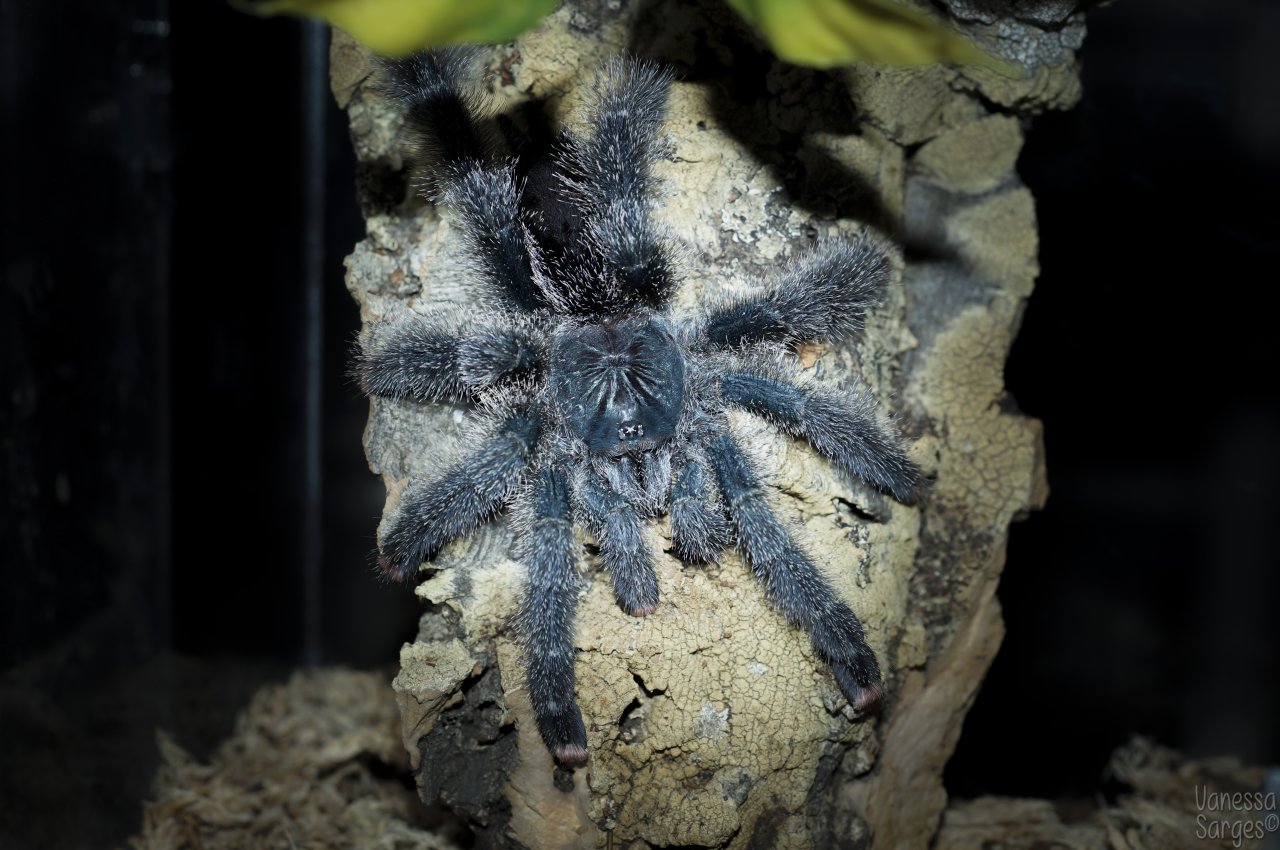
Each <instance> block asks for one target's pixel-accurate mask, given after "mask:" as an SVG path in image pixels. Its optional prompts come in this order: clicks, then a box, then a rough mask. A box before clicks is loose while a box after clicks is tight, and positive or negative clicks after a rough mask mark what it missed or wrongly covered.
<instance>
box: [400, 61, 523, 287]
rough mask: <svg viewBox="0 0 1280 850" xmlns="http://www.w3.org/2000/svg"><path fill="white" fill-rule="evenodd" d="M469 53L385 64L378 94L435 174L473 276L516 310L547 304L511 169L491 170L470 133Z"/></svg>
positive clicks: (477, 137) (472, 123) (481, 141)
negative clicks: (397, 106) (398, 113)
mask: <svg viewBox="0 0 1280 850" xmlns="http://www.w3.org/2000/svg"><path fill="white" fill-rule="evenodd" d="M476 55H477V54H476V52H475V51H474V50H469V49H463V48H449V49H445V50H430V51H422V52H420V53H415V54H413V55H411V56H408V57H406V58H404V59H392V60H385V61H384V63H383V67H384V68H385V70H386V76H387V83H386V86H385V90H386V92H387V94H388V95H390V96H391V97H392V98H393V99H395V100H397V101H399V102H400V103H401V104H402V105H403V107H404V110H405V123H406V126H407V127H408V128H409V129H410V130H411V132H412V133H413V135H414V138H415V141H416V142H417V146H418V149H419V153H420V154H421V155H422V156H423V158H425V159H426V160H427V162H428V166H429V169H430V170H431V171H434V172H435V173H434V178H435V180H434V182H435V184H436V187H435V188H436V191H437V192H438V196H437V197H438V199H439V200H441V201H443V202H444V203H445V204H447V205H448V206H449V207H451V208H452V209H453V210H454V211H455V212H456V213H457V216H458V222H459V224H460V225H461V229H462V231H463V233H464V234H465V236H466V239H467V241H468V242H469V244H470V246H471V253H472V256H474V257H475V262H476V264H477V266H478V268H477V269H476V271H477V273H478V276H479V277H480V279H481V280H482V281H484V283H485V285H486V286H488V287H490V288H491V289H492V290H493V292H494V294H495V295H496V296H497V297H498V298H500V299H504V300H506V301H508V302H510V303H513V304H515V306H517V307H519V308H520V309H522V310H537V309H539V308H542V307H546V306H548V297H547V295H546V294H544V292H543V285H544V284H545V283H546V281H545V280H544V279H543V278H542V277H541V276H540V275H538V274H537V273H536V272H535V269H534V264H533V261H532V257H533V256H534V253H535V247H534V246H533V245H532V244H531V243H530V240H529V238H528V231H527V228H526V226H525V223H524V221H523V219H522V217H521V188H520V181H519V180H518V179H517V177H516V174H515V171H514V169H512V168H511V167H509V166H490V165H488V164H486V160H487V159H488V158H489V149H488V148H489V146H488V145H487V144H486V143H485V140H484V139H483V138H482V136H481V134H480V133H479V131H478V130H477V128H476V124H475V118H474V116H475V111H476V102H477V98H476V96H475V94H474V89H473V87H472V85H471V83H470V78H471V74H470V73H469V69H470V66H471V65H472V64H473V63H474V62H475V61H476Z"/></svg>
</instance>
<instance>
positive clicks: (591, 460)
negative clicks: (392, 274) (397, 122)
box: [355, 50, 920, 765]
mask: <svg viewBox="0 0 1280 850" xmlns="http://www.w3.org/2000/svg"><path fill="white" fill-rule="evenodd" d="M472 64H473V60H472V59H471V58H470V57H469V56H468V55H467V54H466V53H463V52H459V51H456V50H455V51H442V52H428V53H421V54H417V55H414V56H411V57H409V58H407V59H402V60H396V61H389V62H387V63H386V64H385V66H384V72H385V74H386V77H387V81H386V86H385V90H386V91H387V92H388V93H389V94H390V95H391V96H392V97H393V98H394V99H396V100H398V101H399V102H400V103H401V105H402V106H403V108H404V110H405V114H406V125H407V127H408V128H409V129H410V130H411V131H412V132H413V134H414V136H415V141H416V142H417V144H418V149H419V150H418V152H419V154H420V155H421V158H422V159H424V160H425V163H426V166H427V178H428V180H429V186H430V189H429V192H430V195H431V197H432V198H433V199H435V200H439V201H440V202H442V203H443V204H445V205H446V206H448V207H450V208H452V210H453V213H454V215H455V221H456V224H457V226H458V227H459V228H460V229H461V230H462V231H463V232H464V233H465V235H466V238H467V240H468V247H469V251H470V254H471V257H472V259H473V261H474V265H475V267H476V268H475V271H476V272H477V275H476V276H477V277H478V279H479V281H480V282H481V283H482V284H483V286H484V288H485V289H484V292H485V295H486V296H487V299H488V302H489V306H490V308H491V310H492V312H490V313H489V314H486V315H478V316H472V317H469V318H465V319H459V318H457V317H452V318H444V317H436V318H432V317H421V316H416V317H414V318H412V319H401V320H397V321H392V322H390V323H387V324H384V325H381V326H379V327H377V328H375V329H374V330H373V331H372V332H370V333H369V334H367V335H366V337H365V338H364V340H363V342H362V344H361V350H360V352H359V353H358V355H357V358H356V364H355V372H356V374H357V375H358V377H359V380H360V382H361V384H362V386H363V388H364V390H365V391H366V392H367V393H368V394H370V395H375V396H380V397H383V398H390V399H409V400H413V401H427V402H432V401H449V402H464V403H471V404H475V405H477V406H479V407H481V408H482V409H484V410H486V411H487V413H488V414H489V418H490V420H491V422H490V429H489V432H488V436H487V437H486V438H485V439H484V440H483V441H482V442H481V443H480V444H479V445H477V446H476V447H475V448H474V451H472V453H471V454H470V455H469V456H467V457H466V458H464V459H463V460H462V461H461V462H459V463H457V464H455V465H454V466H452V468H450V469H448V470H445V471H444V472H443V474H441V475H439V476H438V477H436V478H434V479H432V480H421V481H413V482H410V483H409V484H408V485H407V487H406V488H405V490H404V491H403V494H402V495H401V497H400V500H399V506H398V508H397V510H396V513H395V514H394V517H393V518H392V519H391V520H390V521H389V522H388V524H387V526H386V529H385V532H384V533H383V535H382V538H381V541H380V552H381V555H380V558H379V563H380V565H381V568H382V569H383V570H384V571H385V572H386V573H387V574H388V575H389V576H391V577H393V578H395V579H399V580H409V579H410V578H412V577H413V576H414V575H415V573H416V572H417V570H418V568H419V566H420V565H421V564H422V563H423V562H424V561H429V560H431V559H432V558H433V557H435V556H436V555H437V553H439V552H440V550H441V549H442V548H443V547H444V546H445V544H447V543H449V542H450V541H451V540H453V539H454V538H456V537H459V536H461V535H464V534H466V533H468V532H469V531H471V530H472V529H474V528H476V527H477V526H479V525H481V524H482V523H484V522H486V521H487V520H489V519H490V518H491V517H493V516H494V515H495V514H497V513H498V512H499V511H501V510H503V509H504V508H506V507H508V506H509V505H513V506H514V508H515V510H514V514H515V516H516V517H517V522H516V525H515V527H516V531H517V538H518V540H519V544H518V545H519V556H520V558H521V560H522V561H523V562H524V564H525V565H526V567H527V568H528V581H527V585H526V586H525V589H524V594H523V601H522V603H521V609H520V615H519V618H518V626H519V629H520V635H521V638H522V641H523V644H524V648H525V664H526V669H527V672H528V687H529V695H530V698H531V701H532V704H533V709H534V712H535V714H536V716H537V722H538V728H539V731H540V732H541V734H542V738H543V740H544V741H545V742H546V744H547V746H548V747H549V748H550V749H551V751H552V752H553V753H554V755H555V757H556V758H557V759H558V760H559V761H560V762H562V763H564V764H567V765H577V764H581V763H583V762H584V761H585V760H586V757H587V738H586V730H585V728H584V726H583V722H582V715H581V712H580V711H579V709H578V706H577V703H576V701H575V698H574V647H573V620H574V610H575V607H576V605H577V600H578V595H579V591H580V589H581V585H580V581H579V576H578V570H577V564H578V558H579V551H578V550H579V547H578V544H577V542H576V539H575V535H574V524H575V523H580V524H582V525H585V526H586V527H587V529H589V530H590V532H591V534H592V535H593V536H594V537H595V540H596V542H597V544H598V547H599V556H600V561H601V562H602V563H603V564H604V566H605V567H606V568H607V569H608V571H609V574H610V576H611V578H612V582H613V591H614V594H615V596H616V597H617V600H618V604H619V605H621V606H622V608H623V609H624V610H626V611H627V612H628V613H630V614H632V615H635V616H644V615H647V614H651V613H652V612H653V611H654V610H655V608H656V607H657V604H658V582H657V579H656V578H655V574H654V569H653V561H652V556H651V554H650V550H649V548H648V546H647V544H646V542H645V535H644V529H645V526H646V523H647V521H648V520H649V519H650V518H655V517H660V516H662V515H668V514H669V516H670V523H671V541H672V546H673V551H674V553H675V554H676V555H677V556H678V557H679V558H680V560H681V561H683V562H685V563H706V562H710V561H713V560H715V559H716V558H717V557H718V556H719V555H720V553H721V552H722V551H723V550H724V548H725V547H726V546H728V545H729V544H730V543H733V544H735V545H736V546H737V548H738V549H739V550H740V551H741V553H742V555H743V556H744V558H745V561H746V563H747V564H749V565H750V567H751V569H752V570H753V571H754V572H755V574H756V575H757V576H758V577H759V579H760V581H761V582H763V584H764V587H765V590H766V592H767V594H768V596H769V597H770V599H772V601H773V602H774V603H775V604H776V605H777V606H778V608H780V609H781V610H782V612H783V613H784V614H785V615H786V617H787V618H788V619H789V620H790V621H791V622H792V623H793V624H795V625H796V626H799V627H800V628H803V629H805V630H807V631H808V633H809V635H810V636H811V638H812V640H813V645H814V647H815V649H816V650H817V652H818V654H819V655H820V656H821V657H822V658H823V659H824V660H825V661H826V662H827V664H829V665H830V667H831V671H832V673H833V674H834V675H835V680H836V682H837V684H838V685H839V687H840V689H841V690H842V691H843V692H844V694H845V695H846V696H847V697H848V699H849V701H850V702H851V703H852V704H853V705H854V706H855V707H857V708H864V707H866V706H868V705H870V704H871V703H873V702H874V701H875V700H877V699H878V697H879V695H880V689H881V685H880V669H879V666H878V665H877V663H876V658H875V655H874V653H873V652H872V651H871V649H870V647H868V646H867V642H866V640H865V638H864V636H863V629H862V624H861V623H860V622H859V621H858V618H857V617H856V616H855V615H854V613H853V612H852V611H851V610H850V609H849V607H848V606H847V605H846V604H845V603H844V602H842V601H841V600H840V599H839V598H838V597H837V595H836V593H835V592H834V591H833V589H832V587H831V585H830V583H829V582H828V581H827V579H826V578H825V577H824V576H823V574H822V572H821V571H820V570H819V569H818V567H817V566H815V564H814V562H813V560H812V558H811V557H810V556H809V555H808V554H807V553H806V552H805V551H804V550H803V549H802V548H801V547H800V546H799V545H797V543H796V541H795V539H794V538H793V537H792V535H791V534H790V533H789V532H788V530H787V528H786V527H785V525H784V523H783V522H781V521H780V520H779V519H778V518H777V516H775V514H774V511H773V510H772V508H771V507H770V504H769V502H770V499H769V490H768V489H767V488H766V487H765V485H764V484H762V483H761V480H760V477H759V475H758V474H757V472H756V471H755V469H754V468H753V465H752V463H751V462H750V460H749V458H748V456H747V454H746V453H745V452H744V451H743V449H742V448H741V446H740V445H739V443H738V441H737V440H735V438H734V436H733V434H732V432H731V429H730V427H729V423H728V420H727V418H726V411H727V410H728V409H730V408H738V409H740V410H745V411H749V412H750V413H753V414H756V415H758V416H761V417H764V418H765V419H767V420H768V421H769V422H772V423H773V424H774V425H775V426H777V427H778V428H781V429H782V430H783V431H785V432H787V433H788V434H792V435H795V436H799V437H803V438H804V439H806V440H807V441H808V442H809V443H810V444H811V445H812V446H813V448H815V449H816V450H817V451H818V452H820V453H821V454H823V455H825V456H826V457H827V458H828V459H830V461H831V462H833V463H834V464H835V465H836V466H838V467H839V468H841V469H843V470H845V471H847V472H849V473H852V474H853V475H855V476H857V477H858V478H861V479H862V480H863V481H865V482H867V483H869V484H870V485H871V486H873V487H875V488H877V489H879V490H881V491H883V492H885V493H888V494H889V495H891V496H892V497H893V498H895V499H897V500H899V501H902V502H911V501H913V500H914V498H915V496H916V494H917V489H918V487H919V484H920V473H919V470H918V469H917V467H916V466H915V464H913V463H912V462H911V461H910V460H909V459H908V458H907V456H906V455H905V454H904V452H903V450H902V449H901V448H900V447H899V446H898V444H897V443H896V442H895V440H894V438H893V437H892V436H891V434H890V433H889V432H888V431H887V430H886V428H885V427H884V426H882V425H881V424H879V416H878V415H877V412H876V407H875V403H874V401H873V400H872V399H871V398H870V397H869V396H868V395H867V394H866V393H865V392H864V391H861V390H859V391H836V390H834V389H829V388H825V387H822V386H818V385H815V384H809V383H803V382H799V381H797V380H796V379H795V373H796V372H797V371H798V370H796V369H795V367H794V366H790V365H788V362H787V361H788V358H790V359H793V360H794V346H795V345H796V344H798V343H800V342H803V341H808V340H825V341H832V342H847V341H848V340H850V339H851V338H852V337H854V336H855V335H856V334H857V333H858V332H859V331H860V330H861V327H862V323H863V318H864V315H865V313H866V311H867V309H868V308H869V307H871V306H872V305H874V304H875V303H876V302H877V301H878V299H879V298H880V297H881V295H882V293H883V290H884V288H885V286H886V284H887V282H888V279H889V276H890V262H889V260H888V258H887V256H886V255H885V252H884V250H883V249H882V248H881V247H879V245H878V244H877V243H876V242H874V241H873V240H871V239H869V238H857V239H854V240H852V241H828V242H825V243H819V244H818V245H817V246H816V248H814V249H813V250H812V251H810V252H809V253H808V254H807V255H805V256H804V257H803V258H801V259H800V260H799V261H798V262H795V263H794V264H792V265H790V266H789V267H787V268H784V269H782V270H781V271H780V272H779V273H778V275H777V277H776V278H775V279H774V280H773V281H772V282H771V283H770V284H768V285H767V286H765V287H763V288H762V289H761V291H760V292H759V294H758V295H756V296H754V297H748V298H742V299H739V300H734V301H725V302H723V303H718V304H715V305H710V306H709V307H708V308H706V309H705V310H704V311H703V312H702V313H700V314H699V315H696V316H695V315H689V316H686V315H681V314H680V313H678V312H677V311H673V310H672V309H671V305H670V302H671V297H672V293H673V291H674V290H675V288H676V286H677V283H676V278H675V276H674V274H673V269H672V261H671V259H670V256H669V251H668V249H667V247H666V246H665V244H664V243H665V240H664V238H663V235H662V232H661V230H660V229H659V228H658V227H657V225H656V224H655V222H654V220H653V199H652V194H651V193H652V187H651V183H652V176H651V170H652V165H653V163H654V161H655V159H656V157H658V156H659V155H660V154H661V151H662V150H663V144H662V141H661V139H660V136H659V134H660V129H661V123H662V120H663V113H664V110H665V104H666V97H667V89H668V87H669V85H670V83H671V79H672V78H671V75H670V73H669V72H668V71H666V70H664V69H662V68H660V67H658V66H655V65H652V64H649V63H646V62H642V61H639V60H635V59H629V58H621V59H617V60H614V61H612V62H610V63H608V64H607V65H606V66H605V67H604V68H603V69H602V70H601V72H600V73H599V75H598V77H597V79H596V81H595V83H594V87H593V90H592V101H591V105H590V106H589V107H588V115H587V121H586V122H585V123H586V124H587V127H588V129H587V130H586V131H585V132H569V131H566V132H564V133H562V134H560V135H559V136H558V137H557V138H556V139H554V141H553V143H552V144H550V145H548V146H547V148H548V150H547V152H546V153H545V155H542V156H536V155H535V156H530V155H528V150H527V148H528V147H529V145H528V144H527V143H526V142H523V141H520V140H519V139H517V140H516V141H515V142H513V144H514V145H515V146H516V147H517V148H519V147H521V146H522V145H523V147H524V148H526V150H524V151H523V152H522V155H520V156H517V157H515V158H512V159H509V160H505V159H500V158H498V157H496V156H494V155H493V153H492V151H491V149H490V145H489V144H488V143H487V142H486V137H485V135H484V133H482V131H481V129H480V124H479V123H477V116H476V108H475V102H474V100H473V94H472V92H473V86H472V80H471V76H472V75H471V74H470V73H469V71H468V68H469V67H470V66H471V65H472Z"/></svg>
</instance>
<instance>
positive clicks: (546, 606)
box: [519, 466, 587, 766]
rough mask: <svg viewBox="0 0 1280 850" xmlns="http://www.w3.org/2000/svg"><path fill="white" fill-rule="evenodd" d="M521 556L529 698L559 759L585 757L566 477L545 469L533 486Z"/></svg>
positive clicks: (571, 760)
mask: <svg viewBox="0 0 1280 850" xmlns="http://www.w3.org/2000/svg"><path fill="white" fill-rule="evenodd" d="M522 551H523V560H524V562H525V565H526V566H527V568H528V570H529V581H528V584H527V585H526V587H525V590H524V597H523V599H522V601H521V605H520V616H519V625H520V632H521V636H522V640H523V644H524V650H525V669H526V670H527V675H528V684H529V699H530V702H532V704H533V713H534V716H535V717H536V718H537V721H538V731H539V732H540V733H541V734H542V740H543V741H544V742H546V745H547V748H548V749H549V750H551V752H552V754H553V755H554V756H555V757H556V758H557V759H558V760H560V761H561V762H562V763H564V764H566V765H570V766H576V765H581V764H584V763H586V760H587V731H586V727H584V726H583V723H582V713H581V712H580V711H579V710H578V705H577V703H576V702H574V698H573V686H574V674H573V662H574V652H573V616H574V611H575V610H576V609H577V604H578V590H579V584H578V576H577V572H576V570H575V564H576V562H577V543H576V540H575V538H574V534H573V523H572V522H571V521H570V518H569V493H568V487H567V485H566V483H565V479H564V475H563V474H562V473H561V472H560V471H559V470H557V469H556V468H554V467H550V466H549V467H547V468H545V469H543V470H542V471H541V472H540V473H539V474H538V478H537V480H536V481H535V483H534V488H533V520H532V523H531V524H530V526H529V528H528V531H527V532H526V534H525V537H524V540H523V543H522Z"/></svg>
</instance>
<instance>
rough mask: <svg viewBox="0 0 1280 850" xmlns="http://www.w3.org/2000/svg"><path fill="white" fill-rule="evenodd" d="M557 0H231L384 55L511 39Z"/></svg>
mask: <svg viewBox="0 0 1280 850" xmlns="http://www.w3.org/2000/svg"><path fill="white" fill-rule="evenodd" d="M557 2H558V0H259V2H248V0H232V4H233V5H234V6H236V7H237V8H239V9H241V10H243V11H246V12H249V13H250V14H254V15H261V16H264V17H265V16H269V15H305V16H307V17H312V18H320V19H321V20H324V21H327V22H329V23H330V24H333V25H334V26H336V27H340V28H342V29H343V30H345V31H346V32H348V33H350V34H351V36H352V37H353V38H354V39H356V41H359V42H361V43H362V44H364V45H365V46H366V47H368V48H370V49H371V50H373V51H374V52H376V53H381V54H383V55H384V56H405V55H407V54H409V53H412V52H413V51H415V50H421V49H423V48H427V47H443V46H445V45H449V44H464V43H469V44H495V43H498V42H503V41H510V40H511V39H513V38H515V37H516V36H518V35H520V33H522V32H524V31H525V30H527V29H529V28H531V27H532V26H533V25H534V24H536V23H537V22H538V21H540V20H542V18H543V17H545V16H546V15H547V13H548V12H550V11H551V10H552V9H554V8H555V7H556V4H557Z"/></svg>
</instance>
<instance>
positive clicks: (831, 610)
mask: <svg viewBox="0 0 1280 850" xmlns="http://www.w3.org/2000/svg"><path fill="white" fill-rule="evenodd" d="M707 456H708V459H709V460H710V461H711V465H712V467H713V468H714V469H715V471H716V476H717V477H718V478H719V481H720V491H721V492H722V493H723V494H724V498H725V500H726V501H727V502H728V504H729V516H730V519H731V520H732V522H733V527H734V531H735V532H736V533H737V540H738V546H739V547H740V548H741V550H742V552H743V553H744V554H745V556H746V560H747V563H748V564H750V565H751V569H752V570H753V571H754V572H755V574H756V576H757V577H759V579H760V580H761V582H763V583H764V587H765V592H766V593H767V594H768V595H769V598H770V599H772V600H773V602H774V604H775V605H777V606H778V608H779V609H781V611H782V613H783V614H784V615H785V616H786V617H787V619H788V620H790V621H791V622H792V623H793V624H794V625H796V626H799V627H800V628H803V629H805V630H806V631H808V632H809V636H810V638H811V639H812V641H813V646H814V649H815V650H817V652H818V655H820V656H821V657H822V659H823V660H824V661H826V662H827V664H829V665H830V666H831V668H832V671H833V673H834V675H835V679H836V684H838V685H839V686H840V690H842V691H843V692H844V694H845V696H846V697H848V699H849V702H850V703H851V704H852V705H854V706H855V707H858V708H865V707H866V706H868V705H870V704H871V703H872V702H874V701H875V699H876V698H877V697H878V696H879V693H880V688H881V685H880V666H879V665H878V664H877V663H876V657H875V653H874V652H872V651H871V647H869V646H868V645H867V640H866V637H865V636H864V634H863V631H862V623H861V622H859V620H858V618H857V616H855V615H854V613H853V611H851V610H849V606H847V605H845V604H844V603H843V602H841V601H840V599H839V597H838V596H836V593H835V591H834V590H833V589H832V587H831V585H830V583H829V582H828V581H827V579H826V578H825V577H824V576H823V575H822V573H821V572H819V571H818V568H817V567H816V566H815V565H814V563H813V562H812V561H811V560H810V559H809V557H808V555H806V554H805V553H804V551H803V550H802V549H801V548H800V547H799V546H797V545H796V543H795V541H794V540H792V539H791V536H790V535H789V534H788V533H787V531H786V529H785V528H784V527H783V525H782V523H781V522H780V521H779V520H778V518H777V517H776V516H775V515H774V513H773V510H772V509H771V508H770V507H769V504H768V501H767V500H766V498H765V495H764V491H763V490H762V489H761V487H760V484H759V482H758V480H757V479H756V475H755V473H754V472H753V471H752V470H751V467H750V465H749V464H748V462H747V459H746V458H745V457H744V456H743V454H742V450H741V449H740V448H739V447H738V445H737V444H736V443H735V442H734V441H733V439H732V438H731V437H729V436H728V435H725V434H720V435H718V436H716V437H713V438H712V439H711V441H710V443H709V444H708V445H707Z"/></svg>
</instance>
